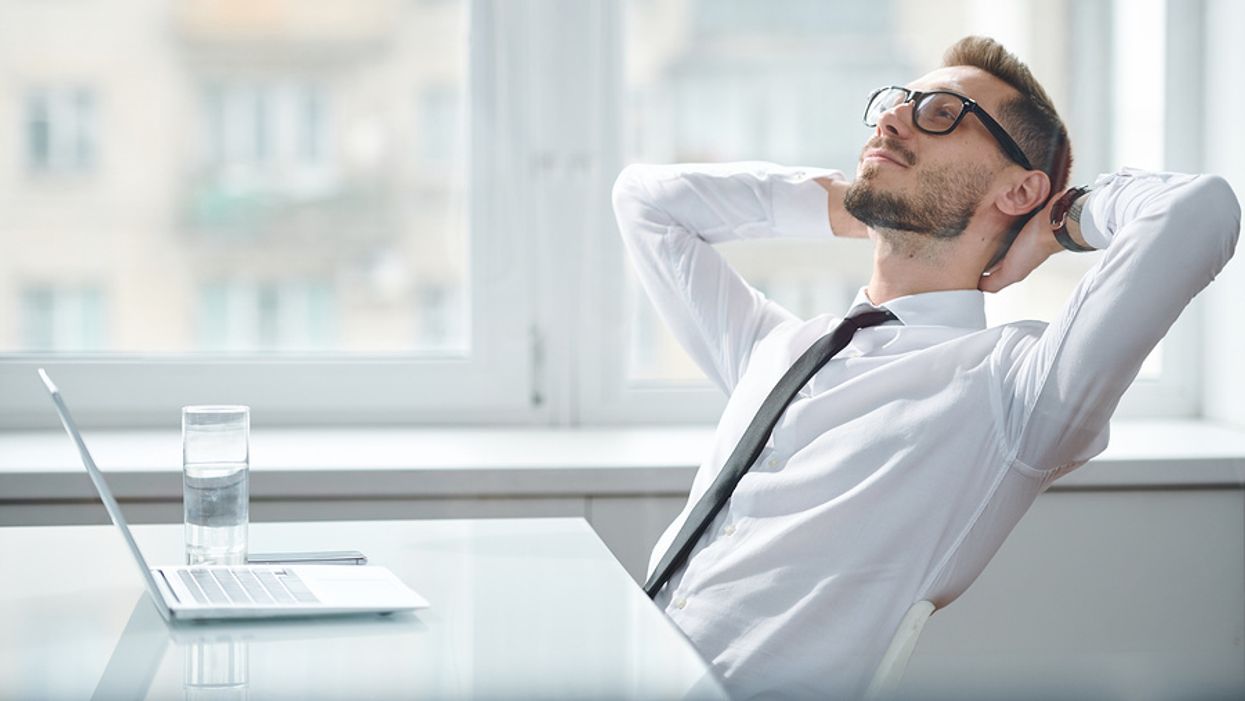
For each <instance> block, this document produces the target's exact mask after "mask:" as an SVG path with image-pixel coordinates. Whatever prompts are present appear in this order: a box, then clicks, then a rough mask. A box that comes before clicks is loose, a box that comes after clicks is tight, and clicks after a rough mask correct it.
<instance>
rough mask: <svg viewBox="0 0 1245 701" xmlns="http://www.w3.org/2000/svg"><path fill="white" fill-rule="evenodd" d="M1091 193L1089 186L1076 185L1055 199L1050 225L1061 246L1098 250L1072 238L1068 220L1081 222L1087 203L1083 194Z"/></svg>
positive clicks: (1071, 249)
mask: <svg viewBox="0 0 1245 701" xmlns="http://www.w3.org/2000/svg"><path fill="white" fill-rule="evenodd" d="M1088 193H1089V188H1088V187H1074V188H1072V189H1071V190H1068V191H1067V192H1065V193H1063V195H1061V196H1060V197H1059V199H1057V200H1055V204H1054V206H1053V207H1051V210H1050V225H1051V228H1053V229H1054V230H1055V240H1056V241H1058V242H1059V245H1060V246H1063V247H1064V248H1066V249H1068V250H1069V251H1077V252H1083V251H1096V250H1098V249H1096V248H1090V247H1088V246H1082V245H1080V244H1079V243H1077V242H1076V241H1073V240H1072V236H1071V235H1070V234H1069V233H1068V220H1069V219H1071V220H1072V221H1074V222H1076V223H1078V224H1080V223H1081V209H1082V208H1083V207H1084V206H1085V203H1084V202H1083V201H1081V198H1082V196H1084V195H1086V194H1088Z"/></svg>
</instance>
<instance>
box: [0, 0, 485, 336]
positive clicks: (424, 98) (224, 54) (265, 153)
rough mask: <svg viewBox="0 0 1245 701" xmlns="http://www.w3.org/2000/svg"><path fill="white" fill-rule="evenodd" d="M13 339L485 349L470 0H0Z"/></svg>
mask: <svg viewBox="0 0 1245 701" xmlns="http://www.w3.org/2000/svg"><path fill="white" fill-rule="evenodd" d="M0 76H3V77H2V78H0V81H3V82H0V124H2V125H3V129H0V134H2V135H0V139H3V141H0V154H4V156H5V157H4V158H3V159H2V160H0V211H3V212H4V216H3V217H0V249H2V250H3V251H4V253H3V255H0V350H6V351H47V350H53V351H123V352H124V351H134V352H182V351H196V350H218V351H267V350H282V351H323V350H362V351H372V352H384V351H409V350H412V349H414V350H454V349H461V348H463V347H464V346H465V344H466V332H467V329H466V326H465V319H466V316H465V309H464V306H463V305H464V302H465V299H464V298H465V295H464V285H465V276H466V254H467V249H466V242H467V236H466V229H465V226H466V224H465V209H464V183H465V168H464V166H463V159H464V153H465V140H464V138H463V125H464V123H465V119H464V117H465V115H464V110H463V105H464V99H463V98H464V90H463V87H464V84H465V79H466V17H465V10H464V7H463V4H462V3H460V2H437V1H431V2H400V1H399V0H360V1H359V2H352V3H335V2H282V1H280V0H245V1H242V0H181V1H178V2H161V1H159V0H143V1H135V2H126V3H96V2H72V3H28V2H14V1H6V2H0Z"/></svg>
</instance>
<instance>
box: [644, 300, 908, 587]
mask: <svg viewBox="0 0 1245 701" xmlns="http://www.w3.org/2000/svg"><path fill="white" fill-rule="evenodd" d="M886 321H898V319H896V317H895V315H894V314H893V313H891V311H890V310H889V309H878V308H874V307H871V306H868V305H863V304H862V305H857V306H856V307H855V308H854V309H853V310H852V312H851V313H850V314H848V315H847V318H846V319H844V320H843V321H842V323H840V324H839V325H838V327H836V328H835V329H834V330H833V331H831V332H830V333H828V334H826V335H825V336H822V337H821V338H819V339H817V340H816V341H814V342H813V345H811V346H809V348H808V350H806V351H804V354H803V355H801V356H800V357H799V358H798V359H797V360H796V361H795V363H794V364H793V365H792V366H791V368H790V369H789V370H787V372H786V373H785V374H784V375H783V376H782V379H780V380H778V384H777V385H775V386H774V389H773V390H771V391H770V393H769V396H768V397H766V398H765V401H764V402H763V403H762V404H761V409H760V410H759V411H757V415H756V416H755V417H754V418H753V419H752V423H750V424H748V428H747V429H746V430H745V431H744V435H743V438H740V439H739V444H738V445H736V446H735V450H734V452H732V453H731V456H730V457H729V458H727V459H726V464H725V465H724V466H723V467H722V471H721V472H720V473H718V477H717V479H715V480H714V481H713V484H711V485H710V486H709V490H708V491H706V492H705V494H704V496H702V497H701V498H700V501H698V502H696V506H695V507H694V508H693V509H692V513H690V514H688V517H687V520H686V521H684V522H683V527H682V528H681V529H679V534H678V535H677V536H675V538H674V542H673V543H671V544H670V548H669V549H667V550H666V554H665V555H664V556H662V558H661V562H659V563H657V568H656V569H655V570H653V575H652V576H651V577H649V578H648V581H647V582H645V584H644V592H645V593H646V594H648V595H649V598H653V597H655V596H657V592H659V591H661V588H662V587H663V586H665V584H666V582H667V581H669V580H670V577H671V575H673V574H674V573H675V571H677V570H678V569H679V568H680V567H682V566H683V563H684V562H686V561H687V556H688V555H690V554H691V552H692V547H693V546H695V545H696V541H697V540H699V539H700V536H701V534H702V533H704V532H705V529H706V528H708V526H709V522H710V521H712V520H713V517H714V516H717V515H718V512H719V511H721V510H722V507H723V506H724V505H725V504H726V500H727V499H730V497H731V493H732V492H734V491H735V485H737V484H739V480H740V479H741V478H743V476H744V473H745V472H747V471H748V469H749V468H750V467H752V463H753V462H755V461H756V459H757V456H758V455H760V454H761V449H762V448H764V447H765V443H766V441H768V440H769V436H770V433H772V432H773V430H774V425H775V424H777V423H778V418H779V417H780V416H782V412H783V411H785V410H786V408H787V405H788V404H790V403H791V400H792V399H793V398H794V397H795V395H796V394H797V393H798V392H799V391H800V388H801V387H803V386H804V385H805V384H807V383H808V381H809V380H811V379H812V377H813V375H815V374H817V371H818V370H820V369H821V368H822V366H823V365H825V364H826V362H827V361H829V360H830V358H832V357H834V354H835V353H838V352H839V351H841V350H843V348H844V347H846V346H847V344H848V343H850V342H851V340H852V335H853V334H855V333H856V330H857V329H863V328H865V327H868V326H877V325H878V324H881V323H883V322H886Z"/></svg>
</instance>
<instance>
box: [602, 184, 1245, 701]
mask: <svg viewBox="0 0 1245 701" xmlns="http://www.w3.org/2000/svg"><path fill="white" fill-rule="evenodd" d="M818 176H827V177H832V178H842V177H843V175H842V173H840V172H838V171H832V170H825V169H817V168H790V167H782V166H777V165H774V164H771V163H762V162H745V163H727V164H693V165H686V164H684V165H632V166H629V167H627V168H626V169H625V170H623V172H622V174H621V175H619V177H618V180H617V182H616V183H615V185H614V193H613V197H614V200H613V201H614V210H615V214H616V216H617V219H618V225H619V228H620V230H621V232H622V236H623V239H624V242H625V245H626V248H627V251H628V253H629V254H630V256H631V259H632V262H633V264H634V267H635V271H636V273H637V275H638V277H639V280H640V282H641V284H642V285H643V286H644V289H645V290H646V291H647V293H648V295H649V297H650V298H651V299H652V301H653V304H654V305H655V306H656V308H657V310H658V311H659V313H660V314H661V316H662V318H663V319H664V321H665V323H666V324H667V325H668V326H669V327H670V329H671V331H672V332H673V333H674V335H675V336H676V337H677V338H678V340H679V342H680V343H681V344H682V345H683V347H684V348H685V349H686V350H687V352H688V353H689V354H690V355H691V357H692V358H693V359H694V360H695V361H696V363H697V364H698V365H699V367H700V368H701V369H702V370H703V371H704V372H705V374H706V375H708V377H709V378H710V379H711V380H712V381H713V382H714V383H716V384H717V386H719V387H720V388H722V390H723V391H724V392H726V393H727V394H728V395H729V396H730V400H729V401H728V402H727V405H726V409H725V411H724V412H723V414H722V417H721V420H720V421H719V423H718V427H717V432H716V434H715V437H714V441H713V444H712V445H711V446H709V447H708V451H707V454H706V455H705V458H704V462H702V463H701V465H700V468H699V470H698V471H697V473H696V477H695V480H694V482H693V484H692V489H691V494H690V495H689V498H688V502H687V505H686V506H685V507H684V509H683V511H682V513H681V514H680V515H679V516H678V518H676V519H675V521H674V522H673V523H671V524H670V526H669V528H667V530H666V531H665V533H664V534H663V535H662V536H661V538H660V540H658V542H657V545H656V547H655V548H654V549H653V553H652V558H651V560H650V562H649V572H650V573H651V572H652V570H653V568H654V567H655V566H656V563H657V561H658V560H659V559H660V558H661V556H662V555H663V554H664V553H665V552H666V549H667V548H668V547H669V546H670V543H671V541H672V540H673V539H674V536H675V534H676V533H677V532H678V530H679V528H680V527H681V526H682V525H683V522H684V520H685V519H686V518H687V515H688V513H689V512H690V511H691V509H692V507H693V506H694V505H695V504H696V502H697V501H698V500H699V499H700V497H701V495H702V494H704V492H705V491H706V489H707V488H708V487H709V485H710V484H711V483H712V482H713V480H714V478H715V477H716V476H717V474H718V472H719V471H720V470H721V469H722V465H723V463H724V461H725V460H726V458H727V456H728V455H729V454H730V453H731V451H732V450H733V449H734V448H735V445H736V443H737V442H738V441H739V438H740V437H741V435H742V434H743V431H744V429H745V428H746V427H747V425H748V423H749V422H750V421H751V420H752V418H753V416H754V415H755V414H756V412H757V410H758V408H759V407H760V405H761V402H762V401H763V400H764V399H765V397H766V395H767V394H768V393H769V391H770V390H771V389H772V388H773V387H774V385H775V384H776V383H777V381H778V379H779V378H780V377H781V376H782V375H783V373H784V372H785V371H786V370H787V369H788V367H790V365H791V364H792V363H793V362H794V361H795V359H796V358H797V357H799V355H800V354H801V353H802V352H803V351H804V350H806V349H807V348H808V346H810V345H811V344H812V343H813V341H815V340H816V339H817V338H819V337H821V336H822V335H824V334H826V333H828V332H830V331H831V330H832V329H834V328H835V326H836V325H837V324H838V323H839V322H840V321H841V319H842V317H841V316H838V315H836V314H832V313H826V314H821V315H819V316H816V317H813V318H811V319H807V320H804V319H799V318H797V317H795V316H794V315H793V314H792V313H791V312H789V311H787V310H786V309H784V308H783V307H781V306H779V305H778V304H775V303H774V302H772V301H770V300H768V299H767V298H766V297H765V296H764V295H763V294H761V293H760V292H759V291H758V290H756V289H755V288H753V287H751V286H750V285H749V284H748V283H747V282H746V281H744V279H743V278H741V277H740V276H739V275H738V274H737V273H736V272H735V271H734V270H733V269H732V268H731V267H730V266H729V265H728V264H727V263H726V262H725V260H724V259H723V258H722V257H721V256H720V255H719V254H718V252H717V251H715V250H714V248H713V246H712V245H711V244H714V243H719V242H722V241H728V240H732V239H756V238H769V237H779V236H787V237H801V238H818V239H830V238H831V236H832V232H831V230H830V224H829V213H828V203H827V194H826V191H825V190H824V189H823V188H822V187H821V186H820V185H818V184H817V183H816V182H814V181H813V178H815V177H818ZM1095 186H1096V189H1094V190H1093V192H1092V193H1091V194H1090V196H1089V198H1088V200H1087V203H1086V207H1085V209H1084V212H1083V214H1082V218H1081V231H1082V234H1083V236H1084V239H1085V240H1086V242H1087V243H1089V244H1090V245H1091V246H1094V247H1095V248H1100V249H1102V248H1105V249H1106V253H1105V254H1104V255H1103V257H1102V259H1101V260H1100V261H1098V263H1097V264H1096V265H1095V266H1094V267H1093V269H1091V270H1090V271H1089V272H1088V273H1087V274H1086V275H1085V276H1084V277H1083V278H1082V279H1081V281H1080V282H1079V283H1078V284H1077V286H1076V289H1075V290H1074V291H1073V293H1072V296H1071V298H1070V299H1069V300H1068V302H1067V304H1066V305H1065V306H1064V308H1063V310H1062V311H1061V312H1060V313H1059V314H1058V316H1057V317H1056V318H1055V320H1054V321H1052V322H1051V323H1049V324H1048V323H1046V322H1041V321H1020V322H1015V323H1009V324H1003V325H1000V326H994V327H987V326H986V318H985V313H984V298H983V293H982V292H981V291H979V290H976V289H971V290H969V289H964V290H950V291H940V292H925V293H920V294H913V295H908V296H905V297H900V298H897V299H893V300H890V301H888V302H886V303H885V304H884V305H883V306H885V307H886V308H888V309H890V310H891V311H892V312H894V313H895V315H896V316H898V318H899V322H887V323H885V324H883V325H881V326H877V327H872V328H866V329H863V330H860V331H858V332H857V333H856V335H855V337H854V338H853V340H852V342H851V345H849V346H848V347H847V348H845V349H844V350H843V351H841V352H840V353H839V354H838V355H837V356H836V357H835V358H834V359H832V360H830V361H829V363H827V364H826V365H825V367H824V368H822V370H821V371H819V372H818V373H817V374H816V375H815V376H814V378H813V379H812V380H811V381H810V383H809V384H808V385H807V386H806V387H805V388H804V390H803V391H802V392H801V394H800V395H799V396H797V397H796V398H795V399H794V400H793V402H792V403H791V404H790V405H789V406H788V408H787V410H786V412H785V413H784V415H783V417H782V418H781V419H780V420H779V422H778V424H777V426H776V427H775V429H774V432H773V435H772V436H771V438H770V441H769V443H768V444H767V446H766V447H765V449H764V451H763V452H762V453H761V455H760V457H759V458H758V459H757V461H756V463H755V464H754V465H753V467H752V468H751V470H750V471H749V472H747V473H746V474H745V475H744V477H743V479H742V480H741V481H740V482H739V484H738V486H737V487H736V489H735V491H734V494H733V495H732V497H731V499H730V501H729V502H727V504H726V506H725V507H724V508H723V509H722V511H721V512H720V513H719V514H718V516H717V517H716V518H715V519H714V520H713V522H712V523H711V524H710V525H709V527H708V529H707V530H706V531H705V533H704V535H703V536H702V537H701V538H700V540H699V542H698V543H697V545H696V547H695V549H694V550H693V551H692V554H691V556H690V557H689V558H688V561H687V564H686V565H685V566H684V567H683V568H681V569H680V570H679V571H678V572H676V573H675V574H674V576H673V578H672V579H671V580H670V582H669V583H668V584H667V585H666V587H665V588H664V589H663V590H662V591H661V593H660V594H658V596H657V598H656V603H657V605H658V606H659V607H661V608H662V609H663V610H664V611H665V612H666V614H667V615H668V616H669V617H670V618H671V619H672V620H673V621H674V623H675V624H676V625H678V626H679V628H680V629H682V630H683V632H684V633H685V634H686V635H687V637H688V638H689V639H690V640H691V641H692V643H693V644H694V645H695V646H696V647H697V649H698V650H699V651H700V652H701V654H702V655H703V656H704V657H705V659H706V660H707V661H709V662H710V663H711V664H712V665H713V666H714V668H715V669H716V671H717V672H718V673H719V674H720V675H721V677H722V678H723V680H724V682H725V685H726V687H727V689H728V690H729V691H730V692H731V693H732V696H734V697H736V698H738V699H746V698H751V697H754V696H760V695H765V696H766V697H767V698H768V697H781V698H791V697H796V698H799V697H817V698H827V697H832V698H855V697H858V696H859V695H860V694H861V693H863V691H864V689H865V687H866V686H867V684H868V682H869V680H870V678H871V676H872V674H873V673H874V670H875V668H876V666H877V664H878V662H879V661H880V660H881V657H882V654H883V653H884V652H885V650H886V647H887V645H888V644H889V642H890V640H891V638H892V636H893V635H894V633H895V630H896V628H897V627H898V624H899V621H900V618H901V617H902V616H903V614H904V613H905V612H906V611H907V609H908V607H909V606H910V605H912V604H913V603H914V602H916V601H919V600H922V599H928V600H930V601H931V602H933V604H934V605H935V607H937V608H938V609H941V608H942V607H945V606H946V605H947V604H949V603H951V602H952V601H954V600H955V599H956V597H958V596H959V595H960V594H961V593H963V592H964V590H965V589H966V588H967V587H968V586H969V585H970V584H971V583H972V582H973V580H975V579H976V578H977V576H978V575H979V574H981V572H982V570H983V569H984V568H985V566H986V563H987V562H989V561H990V558H991V557H992V556H993V555H994V553H995V552H996V551H997V550H998V548H999V546H1000V545H1001V544H1002V542H1003V539H1004V538H1005V537H1006V536H1007V534H1008V533H1010V532H1011V530H1012V528H1013V527H1015V525H1016V523H1017V521H1018V520H1019V519H1020V517H1021V516H1022V515H1023V514H1024V512H1025V510H1026V509H1028V508H1029V505H1030V504H1032V503H1033V501H1034V499H1035V498H1036V497H1037V496H1038V494H1039V493H1041V492H1042V491H1043V490H1044V489H1045V488H1046V487H1047V486H1049V485H1050V483H1051V482H1052V481H1054V480H1055V479H1057V478H1059V477H1060V476H1062V475H1065V474H1067V473H1068V472H1070V471H1072V470H1074V469H1076V468H1077V467H1079V466H1080V465H1082V464H1084V463H1085V462H1086V461H1087V460H1089V459H1090V458H1091V457H1093V456H1095V455H1097V454H1098V453H1100V452H1101V451H1102V450H1103V449H1104V448H1106V446H1107V440H1108V420H1109V418H1110V416H1111V414H1112V412H1113V411H1114V410H1115V407H1116V405H1117V403H1118V402H1119V399H1120V397H1121V395H1122V394H1123V393H1124V390H1125V389H1126V388H1127V387H1128V386H1129V384H1130V383H1131V382H1132V381H1133V379H1134V378H1135V377H1136V375H1137V373H1138V371H1139V369H1140V368H1141V364H1142V361H1143V360H1145V358H1146V356H1147V355H1148V354H1149V353H1150V351H1151V349H1153V348H1154V347H1155V345H1157V344H1158V342H1159V340H1160V339H1162V338H1163V336H1164V334H1165V333H1166V332H1167V330H1168V328H1169V327H1170V326H1171V325H1172V323H1173V322H1174V321H1175V320H1176V317H1177V316H1178V315H1179V314H1180V312H1181V310H1183V309H1184V308H1185V305H1187V304H1188V303H1189V301H1190V300H1191V299H1192V298H1193V296H1194V295H1196V294H1197V293H1198V292H1199V291H1200V290H1201V289H1202V288H1204V287H1205V286H1206V285H1207V284H1208V283H1209V282H1210V281H1211V280H1212V279H1213V278H1214V277H1215V275H1217V274H1218V272H1219V270H1220V269H1222V268H1223V266H1224V264H1225V263H1227V261H1228V259H1229V258H1230V257H1231V255H1232V252H1233V250H1234V248H1235V245H1236V241H1237V237H1238V235H1239V232H1240V205H1239V204H1238V203H1237V200H1236V198H1235V196H1234V195H1233V193H1232V190H1231V188H1230V187H1229V186H1228V185H1227V183H1226V182H1225V181H1224V180H1223V179H1222V178H1219V177H1217V176H1206V175H1182V174H1174V173H1149V172H1142V171H1137V170H1132V169H1125V170H1123V171H1120V172H1119V173H1116V174H1112V175H1104V176H1101V177H1100V178H1099V179H1098V181H1097V182H1096V183H1095ZM847 245H855V244H847ZM1068 255H1072V254H1068ZM859 303H871V300H870V299H869V298H868V296H867V295H866V292H865V289H864V288H862V289H861V290H860V292H859V293H858V294H857V295H856V299H855V300H853V302H852V305H850V306H849V308H848V309H845V310H841V311H842V313H843V314H846V313H847V312H848V311H849V310H850V309H851V308H852V307H854V306H855V305H857V304H859Z"/></svg>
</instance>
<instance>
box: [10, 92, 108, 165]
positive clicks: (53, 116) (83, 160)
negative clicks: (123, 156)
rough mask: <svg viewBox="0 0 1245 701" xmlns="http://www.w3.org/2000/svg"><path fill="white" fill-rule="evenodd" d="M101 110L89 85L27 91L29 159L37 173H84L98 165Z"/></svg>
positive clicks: (27, 143)
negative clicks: (97, 122) (97, 106)
mask: <svg viewBox="0 0 1245 701" xmlns="http://www.w3.org/2000/svg"><path fill="white" fill-rule="evenodd" d="M97 119H98V110H97V108H96V100H95V94H94V93H93V92H92V91H91V90H90V89H88V88H83V87H68V88H33V89H31V90H28V91H27V93H26V163H27V166H28V167H29V168H30V170H31V171H33V172H37V173H70V174H72V173H83V172H87V171H89V170H91V169H92V168H94V166H95V162H96V157H97V151H98V144H97V134H98V126H97V124H96V121H97Z"/></svg>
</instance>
